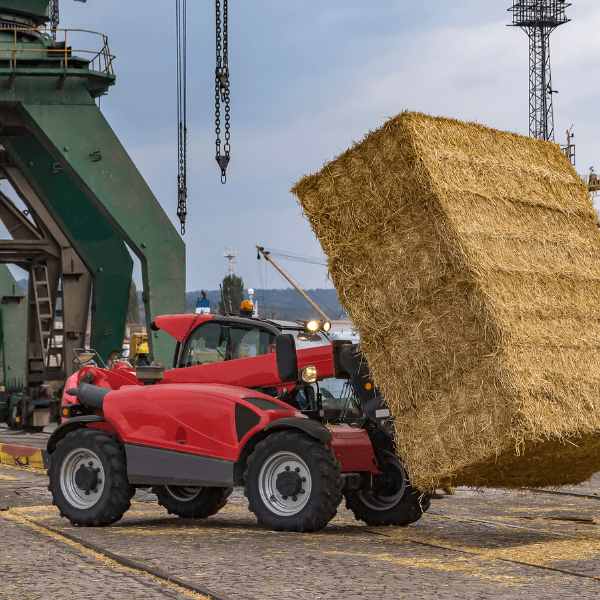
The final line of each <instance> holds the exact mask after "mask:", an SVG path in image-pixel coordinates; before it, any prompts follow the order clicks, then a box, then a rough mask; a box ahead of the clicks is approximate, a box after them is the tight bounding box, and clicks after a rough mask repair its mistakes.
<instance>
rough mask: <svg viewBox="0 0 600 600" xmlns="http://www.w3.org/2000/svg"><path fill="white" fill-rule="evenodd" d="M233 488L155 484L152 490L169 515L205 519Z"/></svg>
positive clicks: (221, 505)
mask: <svg viewBox="0 0 600 600" xmlns="http://www.w3.org/2000/svg"><path fill="white" fill-rule="evenodd" d="M232 491H233V488H223V487H192V486H184V485H155V486H154V487H153V488H152V492H153V493H154V494H156V497H157V498H158V503H159V504H160V505H161V506H164V507H165V508H166V509H167V511H168V513H169V514H170V515H177V516H178V517H181V518H182V519H206V517H212V515H215V514H217V513H218V512H219V511H220V510H221V509H222V508H223V507H224V506H225V505H226V504H227V498H229V496H230V495H231V492H232Z"/></svg>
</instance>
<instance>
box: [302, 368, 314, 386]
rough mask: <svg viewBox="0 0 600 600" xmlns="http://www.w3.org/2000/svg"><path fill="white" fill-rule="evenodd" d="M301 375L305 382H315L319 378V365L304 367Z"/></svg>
mask: <svg viewBox="0 0 600 600" xmlns="http://www.w3.org/2000/svg"><path fill="white" fill-rule="evenodd" d="M300 377H301V379H302V381H304V383H314V382H315V381H316V380H317V367H304V369H302V373H301V374H300Z"/></svg>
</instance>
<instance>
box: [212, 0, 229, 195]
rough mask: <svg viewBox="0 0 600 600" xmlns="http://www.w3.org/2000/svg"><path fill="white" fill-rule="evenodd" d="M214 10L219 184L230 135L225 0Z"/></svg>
mask: <svg viewBox="0 0 600 600" xmlns="http://www.w3.org/2000/svg"><path fill="white" fill-rule="evenodd" d="M215 2H216V4H215V8H216V41H217V43H216V51H217V66H216V68H215V133H216V134H217V139H216V141H215V150H216V153H215V159H216V161H217V163H218V165H219V167H220V169H221V183H225V182H226V181H227V175H226V170H227V165H228V164H229V152H230V149H231V145H230V143H229V140H230V138H231V133H230V96H229V61H228V48H227V23H228V15H227V0H223V10H222V11H221V2H220V0H215ZM221 104H224V105H225V144H224V146H223V154H221V138H220V135H221Z"/></svg>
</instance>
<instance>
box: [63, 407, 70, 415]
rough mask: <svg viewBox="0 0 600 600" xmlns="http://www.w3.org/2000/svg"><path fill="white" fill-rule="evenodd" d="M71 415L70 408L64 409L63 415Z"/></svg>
mask: <svg viewBox="0 0 600 600" xmlns="http://www.w3.org/2000/svg"><path fill="white" fill-rule="evenodd" d="M68 414H69V409H68V408H63V415H65V417H66V416H67V415H68Z"/></svg>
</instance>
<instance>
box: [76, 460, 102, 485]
mask: <svg viewBox="0 0 600 600" xmlns="http://www.w3.org/2000/svg"><path fill="white" fill-rule="evenodd" d="M75 485H76V486H77V487H78V488H79V489H80V490H93V489H95V488H96V486H97V485H98V473H97V472H96V469H94V468H92V467H86V466H85V465H81V466H80V467H79V469H77V471H76V472H75Z"/></svg>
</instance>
